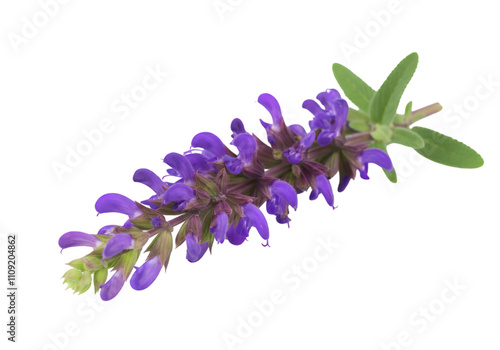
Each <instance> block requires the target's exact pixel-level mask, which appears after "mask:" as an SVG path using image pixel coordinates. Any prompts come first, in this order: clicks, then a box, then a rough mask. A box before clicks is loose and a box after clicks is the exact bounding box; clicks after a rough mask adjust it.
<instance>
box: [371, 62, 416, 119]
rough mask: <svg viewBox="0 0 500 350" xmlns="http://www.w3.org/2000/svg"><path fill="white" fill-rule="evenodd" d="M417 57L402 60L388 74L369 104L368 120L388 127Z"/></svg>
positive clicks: (413, 71)
mask: <svg viewBox="0 0 500 350" xmlns="http://www.w3.org/2000/svg"><path fill="white" fill-rule="evenodd" d="M417 63H418V55H417V53H415V52H414V53H412V54H410V55H408V56H407V57H406V58H404V59H403V60H402V61H401V62H400V63H399V64H398V65H397V67H396V68H394V70H393V71H392V72H391V74H389V76H388V77H387V79H386V80H385V81H384V83H383V84H382V86H381V87H380V89H379V90H378V91H377V92H376V93H375V95H373V98H372V100H371V102H370V118H371V120H372V122H374V123H377V124H383V125H389V124H390V123H391V122H392V120H393V119H394V116H395V115H396V111H397V109H398V105H399V101H400V100H401V96H402V95H403V92H404V91H405V88H406V86H407V85H408V83H409V82H410V80H411V78H412V76H413V73H415V70H416V69H417Z"/></svg>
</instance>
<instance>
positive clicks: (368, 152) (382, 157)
mask: <svg viewBox="0 0 500 350" xmlns="http://www.w3.org/2000/svg"><path fill="white" fill-rule="evenodd" d="M359 161H360V162H361V163H362V164H368V163H375V164H377V165H378V166H379V167H381V168H384V169H385V170H387V171H392V162H391V158H389V156H388V155H387V153H385V152H384V151H382V150H380V149H378V148H369V149H365V150H364V151H363V152H361V154H360V155H359Z"/></svg>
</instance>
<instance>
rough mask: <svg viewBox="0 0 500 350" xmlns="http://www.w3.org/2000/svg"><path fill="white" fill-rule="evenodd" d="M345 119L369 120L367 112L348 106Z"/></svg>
mask: <svg viewBox="0 0 500 350" xmlns="http://www.w3.org/2000/svg"><path fill="white" fill-rule="evenodd" d="M347 120H348V121H349V122H366V123H369V122H370V118H369V117H368V114H366V113H365V112H363V111H359V110H357V109H353V108H349V113H348V114H347Z"/></svg>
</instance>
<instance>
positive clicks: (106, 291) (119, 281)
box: [101, 269, 125, 301]
mask: <svg viewBox="0 0 500 350" xmlns="http://www.w3.org/2000/svg"><path fill="white" fill-rule="evenodd" d="M124 283H125V277H124V276H123V269H118V270H116V272H115V274H114V275H113V276H112V277H111V278H110V279H109V281H108V282H106V283H105V284H103V285H101V299H102V300H104V301H108V300H111V299H113V298H114V297H116V295H117V294H118V293H119V292H120V290H121V289H122V287H123V284H124Z"/></svg>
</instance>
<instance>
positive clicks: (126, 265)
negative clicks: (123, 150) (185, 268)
mask: <svg viewBox="0 0 500 350" xmlns="http://www.w3.org/2000/svg"><path fill="white" fill-rule="evenodd" d="M317 99H318V100H319V102H320V103H321V104H322V105H323V107H321V106H320V105H319V104H318V103H317V102H315V101H313V100H307V101H305V102H304V104H303V107H304V108H305V109H307V110H308V111H310V112H311V113H312V115H313V118H312V120H311V121H310V122H309V131H307V130H306V129H305V128H304V127H303V126H301V125H290V126H287V125H286V124H285V121H284V119H283V116H282V114H281V108H280V105H279V104H278V101H277V100H276V99H275V98H274V97H273V96H272V95H270V94H262V95H260V96H259V99H258V102H259V103H260V104H261V105H262V106H264V107H265V108H266V109H267V110H268V111H269V113H270V114H271V117H272V123H267V122H265V121H261V123H262V125H263V126H264V128H265V130H266V132H267V141H268V143H269V144H266V143H265V142H263V141H262V140H260V139H259V138H257V137H256V136H255V135H252V134H250V133H248V132H247V131H246V130H245V127H244V125H243V123H242V121H241V120H239V119H234V120H233V121H232V123H231V131H232V141H231V143H230V145H231V146H233V149H234V150H235V151H237V152H236V153H235V152H234V151H233V150H232V149H230V148H229V147H228V146H226V145H224V143H223V142H222V141H221V140H220V139H219V138H218V137H217V136H216V135H214V134H212V133H209V132H202V133H199V134H197V135H196V136H194V137H193V139H192V141H191V149H190V150H189V151H187V152H185V153H184V154H180V153H169V154H167V155H166V156H165V158H164V162H165V163H166V164H167V165H168V166H169V168H168V169H167V173H168V175H169V176H170V178H175V181H173V182H165V181H163V180H162V179H161V178H160V177H159V176H157V175H156V174H154V173H153V172H152V171H150V170H148V169H139V170H137V171H136V172H135V174H134V176H133V180H134V181H135V182H140V183H142V184H144V185H146V186H148V187H149V188H150V189H151V190H152V191H153V192H154V194H153V195H152V196H151V197H150V198H148V199H146V200H143V201H142V202H140V203H138V202H134V201H132V200H130V199H129V198H127V197H125V196H123V195H120V194H116V193H109V194H105V195H104V196H102V197H100V198H99V199H98V200H97V202H96V205H95V208H96V210H97V212H98V213H99V214H102V213H110V212H114V213H121V214H125V215H126V216H127V219H126V221H125V222H124V223H123V225H112V226H105V227H103V228H102V229H100V230H99V232H98V233H97V234H95V235H92V234H87V233H83V232H77V231H72V232H67V233H65V234H64V235H63V236H62V237H61V238H60V239H59V245H60V247H61V248H62V249H65V248H69V247H74V246H89V247H92V248H93V251H92V252H91V253H90V254H88V255H87V256H85V257H83V258H81V259H76V260H73V261H72V262H70V263H69V265H70V266H72V267H73V268H72V269H71V270H69V271H68V272H67V273H66V274H65V275H64V276H63V277H64V278H65V282H66V283H67V284H68V287H70V288H72V289H73V290H75V292H80V293H82V292H84V291H86V290H87V289H88V288H89V287H90V284H91V280H92V275H93V279H94V286H95V291H96V292H97V291H98V290H99V289H100V295H101V298H102V299H103V300H110V299H112V298H114V297H115V296H116V295H117V294H118V292H119V291H120V290H121V289H122V287H123V285H124V283H125V281H126V280H127V279H128V278H129V277H130V276H131V277H130V285H131V286H132V288H134V289H136V290H142V289H145V288H147V287H149V286H150V285H151V283H153V281H154V280H155V279H156V277H157V276H158V274H159V273H160V271H161V269H162V267H164V268H165V269H166V267H167V265H168V261H169V257H170V254H171V252H172V248H173V245H174V240H173V238H172V233H173V231H174V228H175V227H176V226H179V229H178V231H177V234H176V237H175V245H176V246H180V245H181V244H183V243H185V244H186V259H187V260H188V261H190V262H197V261H198V260H200V259H201V258H202V257H203V256H204V255H205V253H206V252H207V250H210V251H211V250H212V247H213V244H214V241H215V242H217V243H218V244H222V243H224V242H225V241H226V240H227V241H229V242H230V243H231V244H233V245H240V244H242V243H243V242H245V241H246V240H247V238H248V236H249V233H250V229H251V228H252V227H254V228H255V229H256V230H257V232H258V233H259V235H260V237H261V238H262V239H263V240H264V242H265V244H263V245H264V246H268V245H269V226H268V222H267V221H266V217H265V216H264V214H263V213H262V211H261V209H260V207H261V206H263V204H264V203H265V207H266V210H267V213H269V214H271V215H274V216H275V217H276V221H277V222H278V223H280V224H288V225H289V222H290V220H291V219H290V217H289V214H290V208H293V209H294V210H296V209H297V205H298V201H297V194H298V193H301V192H304V191H306V190H308V189H309V188H311V189H312V190H311V193H310V196H309V198H310V199H311V200H314V199H316V198H318V196H319V195H320V194H322V195H323V197H324V198H325V200H326V202H327V203H328V205H329V206H331V207H332V208H334V195H333V190H332V187H331V185H330V181H329V179H331V178H332V177H333V176H335V175H336V174H337V173H339V175H340V185H339V190H344V189H345V187H346V186H347V183H348V182H349V180H350V179H354V178H355V176H356V171H359V173H360V175H361V177H362V178H364V179H367V178H368V176H367V171H368V163H375V164H377V165H379V166H381V167H383V168H384V169H386V170H388V171H391V170H392V164H391V160H390V159H389V157H388V155H387V154H386V153H384V152H383V151H381V150H379V149H375V148H368V147H369V143H370V141H371V139H370V137H366V135H361V137H360V135H359V134H358V133H355V132H354V133H353V130H350V129H349V128H348V127H347V126H346V120H347V114H348V111H349V107H348V105H347V102H346V101H345V100H343V99H342V98H341V96H340V94H339V93H338V92H337V91H336V90H333V89H331V90H327V91H325V92H321V93H320V94H318V96H317ZM165 216H172V217H173V218H172V219H170V220H166V219H165ZM150 240H151V243H149V245H148V246H147V247H146V244H147V243H148V241H150ZM144 247H146V249H145V251H146V252H148V253H149V254H148V256H147V258H146V261H145V262H144V263H143V264H142V265H141V266H139V267H136V269H135V270H134V267H135V265H136V263H137V261H138V258H139V255H140V252H141V251H142V250H143V248H144ZM109 269H112V270H114V273H113V276H112V277H111V278H109V279H108V278H107V277H108V270H109Z"/></svg>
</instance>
